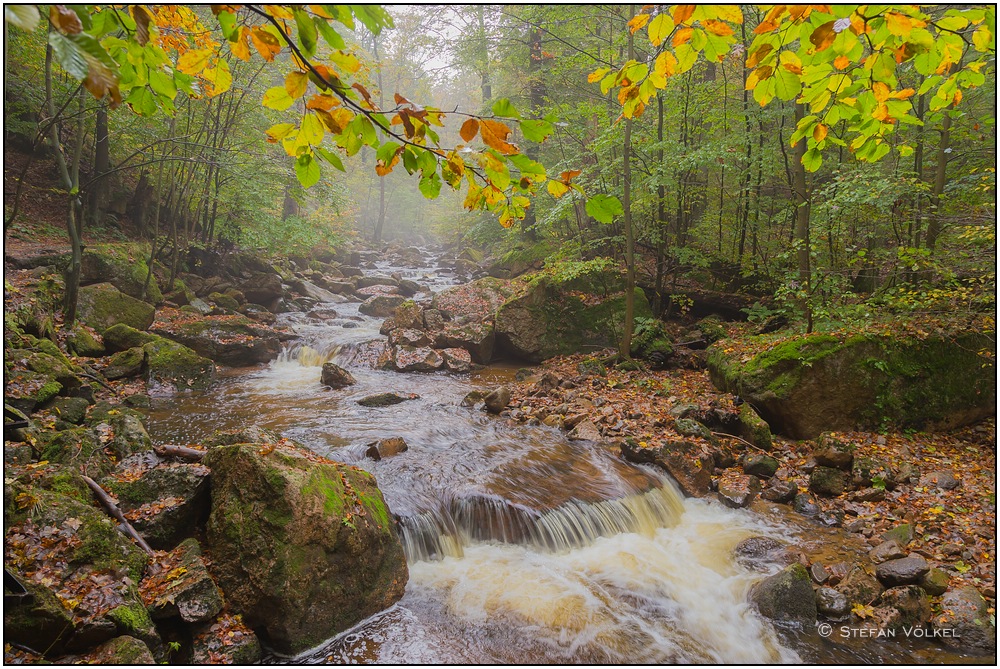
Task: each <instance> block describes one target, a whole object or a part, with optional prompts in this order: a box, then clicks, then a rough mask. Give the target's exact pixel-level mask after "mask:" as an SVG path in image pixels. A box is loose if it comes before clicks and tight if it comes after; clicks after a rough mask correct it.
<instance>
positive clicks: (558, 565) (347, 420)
mask: <svg viewBox="0 0 1000 669" xmlns="http://www.w3.org/2000/svg"><path fill="white" fill-rule="evenodd" d="M375 265H376V267H374V268H371V269H369V270H366V271H367V272H369V273H372V274H386V275H387V274H390V273H393V272H398V273H400V274H401V275H402V276H403V277H404V278H408V279H412V280H415V281H417V282H419V283H422V284H425V285H429V286H430V288H431V289H432V290H435V291H437V290H440V289H442V288H444V287H447V286H448V285H452V284H453V283H454V282H455V281H454V279H453V276H452V275H451V274H449V273H448V272H447V270H443V269H442V268H440V267H437V266H435V265H434V264H433V261H431V264H430V265H429V266H427V267H422V268H401V267H393V266H391V265H390V264H389V263H388V262H385V261H378V262H376V263H375ZM420 297H422V295H418V296H417V298H418V299H419V298H420ZM323 306H324V307H329V308H332V309H334V310H336V312H337V316H338V317H337V318H336V319H334V320H332V321H326V322H319V321H315V320H310V319H308V318H307V317H306V316H305V315H304V314H300V313H291V314H283V315H281V316H279V324H286V325H289V326H291V327H292V328H293V329H294V330H295V331H296V332H297V333H298V334H299V335H300V339H299V340H298V341H296V342H294V343H292V344H291V345H289V346H287V347H286V348H285V349H284V350H283V351H282V353H281V355H280V356H279V357H278V359H276V360H274V361H272V362H271V363H269V364H267V365H265V366H260V367H257V368H250V369H239V370H227V371H225V372H224V373H223V375H222V379H221V381H220V382H219V383H217V384H216V386H215V387H214V388H212V389H211V390H208V391H204V392H188V393H181V394H178V395H175V396H172V397H163V398H154V399H153V402H152V407H151V409H150V410H149V415H148V419H147V427H148V430H149V433H150V435H151V436H152V438H153V441H154V443H179V444H187V443H197V442H200V441H202V440H204V439H205V438H206V437H208V436H209V435H211V434H212V432H214V431H215V430H219V429H232V428H245V427H249V426H251V425H257V426H260V427H264V428H268V429H271V430H274V431H276V432H278V433H280V434H281V435H282V436H285V437H289V438H291V439H293V440H296V441H298V442H300V443H302V444H303V445H305V446H306V447H308V448H310V449H312V450H313V451H315V452H316V453H319V454H321V455H324V456H327V457H329V458H331V459H334V460H338V461H341V462H347V463H351V464H354V465H357V466H359V467H363V468H364V469H366V470H368V471H370V472H371V473H373V474H374V475H375V477H376V479H377V481H378V484H379V487H380V488H381V490H382V492H383V495H384V496H385V499H386V501H387V502H388V505H389V507H390V509H391V510H392V512H393V513H394V514H396V515H397V516H398V517H399V518H400V535H401V540H402V542H403V546H404V549H405V552H406V556H407V561H408V564H409V571H410V580H409V583H408V585H407V587H406V593H405V595H404V597H403V598H402V600H400V601H399V602H398V603H397V604H396V605H395V606H393V607H391V608H390V609H388V610H386V611H383V612H381V613H379V614H377V615H375V616H373V617H371V618H369V619H367V620H365V621H363V622H361V623H359V624H358V625H357V626H356V627H355V628H353V629H351V630H349V631H348V632H345V633H343V634H341V635H339V636H337V637H335V638H334V639H331V640H330V641H328V642H327V643H326V644H324V645H323V646H321V647H318V648H316V649H313V650H312V651H309V652H307V653H305V654H303V655H300V656H298V657H297V658H295V660H294V661H295V662H297V663H336V664H342V663H391V664H498V663H504V664H525V663H527V664H552V663H560V664H564V663H601V664H606V663H608V664H610V663H614V664H619V663H629V664H633V663H643V664H646V663H682V662H683V663H778V662H780V663H793V662H795V663H797V662H841V663H843V662H848V663H854V662H864V663H886V662H896V663H898V662H921V663H926V662H955V661H964V662H967V661H968V658H964V657H962V656H956V655H953V654H950V653H948V652H947V651H945V650H944V649H943V648H941V647H939V646H936V645H933V644H930V643H928V642H924V641H910V640H908V641H905V642H900V641H878V640H872V639H866V640H863V641H861V642H857V641H839V642H838V640H834V639H821V638H820V637H819V636H818V635H816V634H815V632H814V631H812V630H809V631H807V632H805V633H802V632H793V631H788V630H784V631H783V630H778V631H776V630H775V629H774V627H773V626H772V625H771V624H770V623H768V622H765V621H764V620H762V619H761V618H759V617H758V616H757V615H756V614H755V613H754V612H753V611H752V610H751V608H750V606H749V605H748V604H747V592H748V590H749V589H750V587H751V586H752V585H753V584H754V583H756V582H757V581H759V580H760V579H762V578H764V577H765V576H766V575H767V573H762V572H759V571H752V570H750V569H747V568H746V567H744V566H742V565H740V564H739V563H737V562H736V561H735V560H734V559H733V557H732V549H733V547H734V546H735V545H736V544H737V543H738V542H740V541H741V540H743V539H745V538H747V537H750V536H753V535H759V534H763V535H768V536H774V537H778V538H782V539H785V540H787V541H789V542H790V543H792V544H794V545H797V546H805V545H813V546H816V545H818V542H824V541H825V542H826V543H827V544H828V545H829V544H832V543H833V542H831V539H834V538H835V535H833V534H831V533H832V532H833V531H832V530H821V529H820V528H818V527H816V526H815V525H810V524H808V523H805V524H800V523H799V522H798V521H797V520H796V519H794V518H791V515H792V514H790V513H788V514H785V513H781V514H772V515H765V514H759V513H754V512H751V511H748V510H731V509H728V508H725V507H723V506H722V505H721V504H719V503H716V502H714V501H706V500H696V499H685V498H684V497H683V496H682V495H681V494H680V493H679V492H678V490H677V488H676V487H675V485H674V484H673V482H672V481H671V480H670V479H669V477H667V476H666V475H664V474H662V473H660V472H658V471H656V470H654V469H651V468H645V467H639V466H635V465H631V464H629V463H626V462H624V461H623V460H621V459H620V458H619V457H618V456H617V455H616V454H615V453H612V452H611V451H609V450H608V449H607V448H606V447H602V446H599V445H596V444H593V443H590V442H579V441H576V442H574V441H569V440H567V439H566V438H565V435H564V433H563V432H562V431H560V430H558V429H556V428H549V427H544V426H526V425H515V424H509V423H508V422H507V421H505V420H503V419H498V418H495V417H491V416H488V415H487V414H485V413H484V412H481V411H478V410H473V409H469V408H465V407H461V406H459V403H460V401H461V399H462V398H463V397H464V396H465V395H466V394H467V393H468V392H469V391H470V390H473V389H482V388H490V387H492V386H495V385H497V384H499V383H502V382H504V381H505V380H509V379H511V378H512V377H513V373H514V369H515V368H514V367H512V366H491V367H488V368H486V369H483V370H479V371H476V372H473V373H472V374H471V375H465V376H460V375H449V374H446V373H443V372H442V373H434V374H401V373H397V372H390V371H378V370H373V369H371V368H370V367H369V366H366V365H365V364H363V362H362V360H360V359H359V356H361V357H363V356H364V352H365V349H366V346H365V344H366V342H371V341H373V340H383V339H384V337H381V336H380V335H379V333H378V330H379V327H380V325H381V322H382V321H381V319H373V318H369V317H367V316H364V315H359V314H358V303H357V302H354V303H344V304H330V305H323ZM326 361H334V362H336V363H337V364H340V365H341V366H344V367H346V368H348V369H349V370H350V372H351V373H352V374H353V375H354V377H355V378H356V379H357V384H356V385H353V386H350V387H348V388H345V389H342V390H337V391H332V390H330V389H329V388H326V387H324V386H323V385H321V384H320V382H319V378H320V368H321V365H322V364H323V362H326ZM384 391H393V392H396V393H400V394H407V393H416V394H417V395H419V399H416V400H412V401H408V402H405V403H403V404H399V405H396V406H392V407H386V408H365V407H361V406H359V405H358V404H357V400H358V399H360V398H362V397H364V396H366V395H370V394H373V393H377V392H384ZM393 436H400V437H403V438H404V439H405V440H406V443H407V444H408V445H409V450H408V451H406V452H405V453H402V454H400V455H397V456H394V457H391V458H386V459H383V460H381V461H373V460H371V459H369V458H366V457H365V456H364V452H365V448H366V445H367V444H369V443H371V442H373V441H375V440H377V439H381V438H386V437H393ZM839 555H841V556H844V555H845V554H844V553H840V554H839ZM840 559H846V558H845V557H841V558H840ZM777 569H778V567H777V566H774V567H773V568H772V572H773V571H777ZM266 661H268V662H286V661H287V660H286V659H282V658H277V657H271V658H269V659H268V660H266Z"/></svg>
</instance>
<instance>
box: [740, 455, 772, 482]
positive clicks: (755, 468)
mask: <svg viewBox="0 0 1000 669" xmlns="http://www.w3.org/2000/svg"><path fill="white" fill-rule="evenodd" d="M776 471H778V461H777V460H775V459H774V458H772V457H771V456H770V455H764V454H762V453H753V454H747V456H746V457H745V458H743V473H744V474H753V475H754V476H759V477H760V478H763V479H769V478H771V477H772V476H774V473H775V472H776Z"/></svg>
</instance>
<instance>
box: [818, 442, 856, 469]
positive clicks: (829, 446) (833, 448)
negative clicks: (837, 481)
mask: <svg viewBox="0 0 1000 669" xmlns="http://www.w3.org/2000/svg"><path fill="white" fill-rule="evenodd" d="M812 456H813V459H814V460H816V464H817V465H822V466H823V467H832V468H834V469H844V470H847V471H850V469H851V464H852V463H853V462H854V447H853V446H852V445H851V444H848V443H846V442H844V441H842V440H840V439H838V438H836V437H834V436H832V435H830V434H823V435H820V436H819V438H818V439H816V448H814V449H813V452H812Z"/></svg>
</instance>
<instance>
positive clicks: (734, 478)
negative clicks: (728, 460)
mask: <svg viewBox="0 0 1000 669" xmlns="http://www.w3.org/2000/svg"><path fill="white" fill-rule="evenodd" d="M718 492H719V498H720V499H721V500H722V503H723V504H725V505H726V506H728V507H730V508H732V509H742V508H744V507H747V506H750V503H751V502H752V501H753V500H754V498H755V497H757V495H758V494H759V493H760V479H758V478H757V477H756V476H750V475H747V474H740V473H739V472H737V471H734V470H727V471H726V472H725V473H724V474H723V475H722V476H721V477H719V483H718Z"/></svg>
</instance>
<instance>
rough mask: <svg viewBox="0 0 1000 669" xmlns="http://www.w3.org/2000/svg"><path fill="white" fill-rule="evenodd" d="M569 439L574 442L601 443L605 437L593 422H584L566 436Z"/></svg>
mask: <svg viewBox="0 0 1000 669" xmlns="http://www.w3.org/2000/svg"><path fill="white" fill-rule="evenodd" d="M566 438H567V439H570V440H572V441H594V442H597V441H601V440H602V439H603V436H602V435H601V430H600V428H598V427H597V425H595V424H594V423H593V421H589V420H583V421H580V422H579V423H577V425H576V427H574V428H573V429H572V430H571V431H570V432H569V434H567V435H566Z"/></svg>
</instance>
